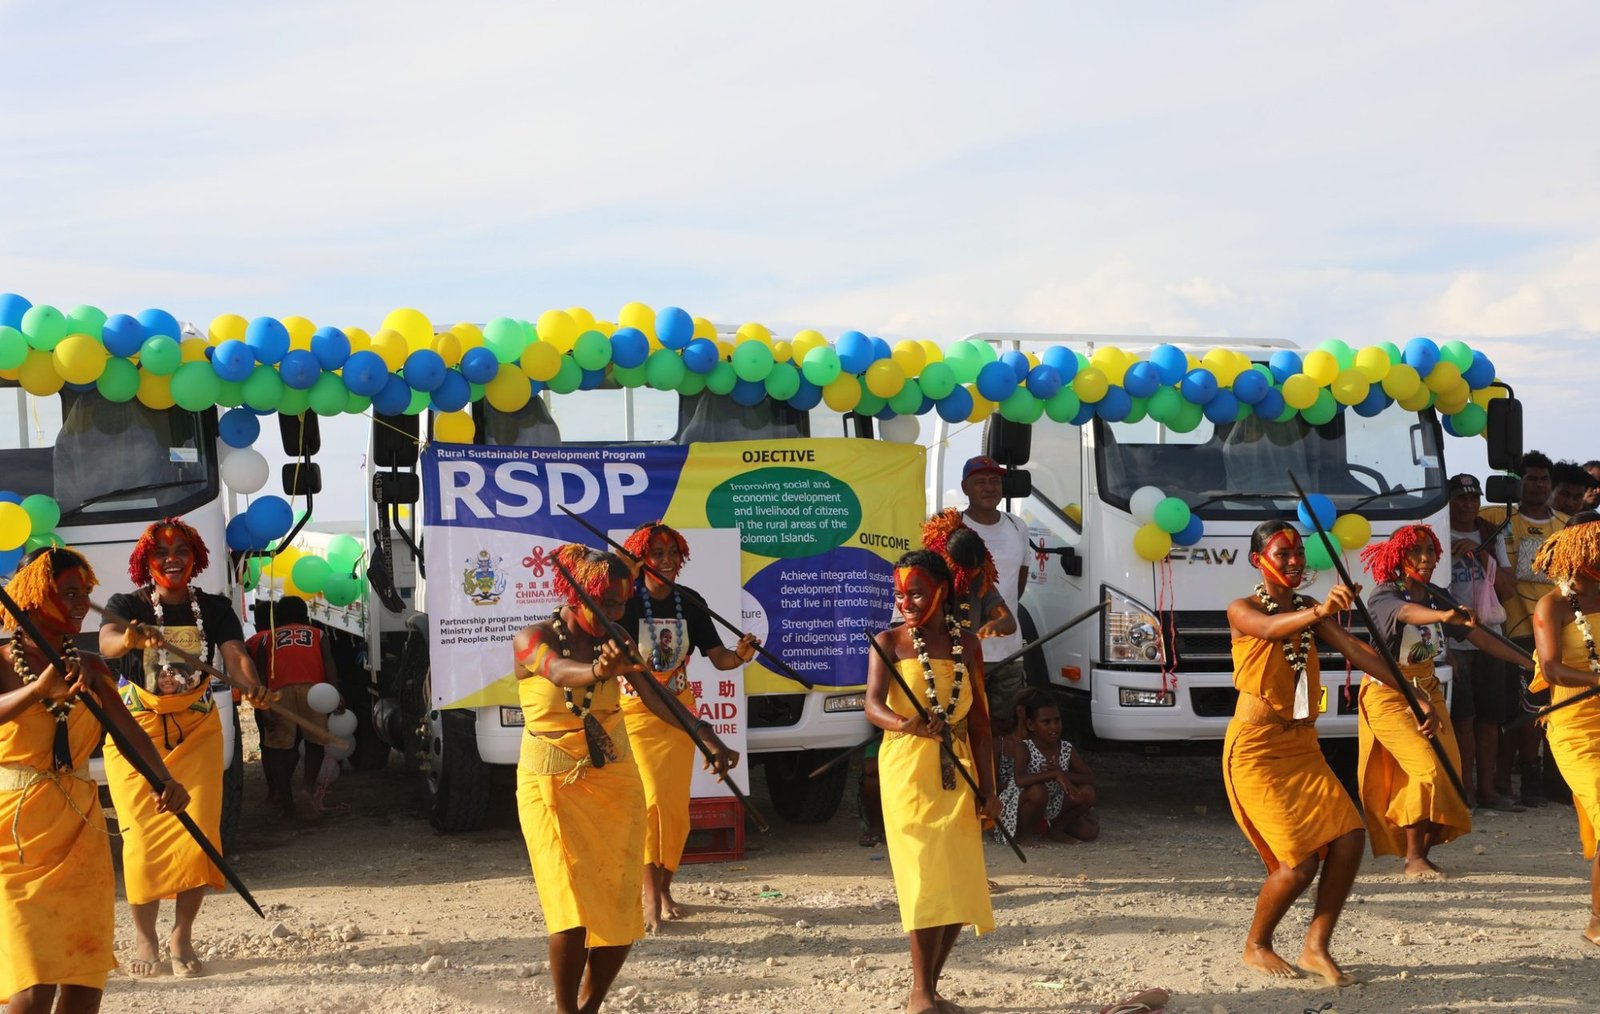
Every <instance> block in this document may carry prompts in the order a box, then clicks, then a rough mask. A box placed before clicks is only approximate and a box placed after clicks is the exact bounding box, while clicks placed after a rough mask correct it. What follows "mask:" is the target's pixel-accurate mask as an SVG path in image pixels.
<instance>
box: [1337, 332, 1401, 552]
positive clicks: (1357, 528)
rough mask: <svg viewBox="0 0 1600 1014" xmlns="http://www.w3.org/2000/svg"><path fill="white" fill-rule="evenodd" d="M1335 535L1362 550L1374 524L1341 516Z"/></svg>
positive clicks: (1354, 516)
mask: <svg viewBox="0 0 1600 1014" xmlns="http://www.w3.org/2000/svg"><path fill="white" fill-rule="evenodd" d="M1378 351H1379V352H1382V351H1383V350H1382V349H1379V350H1378ZM1383 359H1384V362H1388V361H1389V357H1388V356H1387V355H1385V356H1384V357H1383ZM1333 534H1334V535H1335V536H1337V537H1338V539H1339V545H1341V546H1343V547H1344V548H1345V549H1347V550H1354V549H1360V548H1361V547H1362V546H1365V545H1366V544H1367V543H1368V542H1371V541H1372V523H1371V522H1370V521H1368V520H1367V519H1366V518H1364V517H1362V516H1361V515H1359V514H1341V515H1339V517H1338V518H1336V519H1335V520H1334V522H1333Z"/></svg>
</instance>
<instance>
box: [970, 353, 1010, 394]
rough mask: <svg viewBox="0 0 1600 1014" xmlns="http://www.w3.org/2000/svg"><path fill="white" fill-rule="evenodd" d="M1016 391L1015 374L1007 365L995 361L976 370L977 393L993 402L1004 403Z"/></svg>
mask: <svg viewBox="0 0 1600 1014" xmlns="http://www.w3.org/2000/svg"><path fill="white" fill-rule="evenodd" d="M1016 389H1017V374H1016V371H1015V370H1013V369H1012V368H1011V367H1010V366H1009V365H1008V364H1006V363H1004V362H1002V361H1000V360H998V359H997V360H995V361H994V362H992V363H984V364H983V368H982V369H980V370H978V393H979V394H981V395H983V396H984V397H985V398H988V399H989V400H990V401H993V402H1001V401H1005V400H1006V399H1007V398H1009V397H1011V394H1012V392H1014V391H1015V390H1016Z"/></svg>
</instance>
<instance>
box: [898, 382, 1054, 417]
mask: <svg viewBox="0 0 1600 1014" xmlns="http://www.w3.org/2000/svg"><path fill="white" fill-rule="evenodd" d="M889 407H890V408H892V409H894V414H895V415H916V414H917V410H918V409H920V408H922V384H921V383H920V382H919V381H917V380H915V379H912V378H909V377H908V378H906V382H905V385H904V386H903V387H901V388H900V390H899V391H896V392H895V395H894V397H893V398H890V399H889ZM1039 411H1041V412H1043V411H1044V407H1043V405H1041V406H1040V408H1039Z"/></svg>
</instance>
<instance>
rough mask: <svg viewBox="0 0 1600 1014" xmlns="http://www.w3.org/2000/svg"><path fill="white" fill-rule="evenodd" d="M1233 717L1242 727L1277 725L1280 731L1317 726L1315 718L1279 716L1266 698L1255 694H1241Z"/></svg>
mask: <svg viewBox="0 0 1600 1014" xmlns="http://www.w3.org/2000/svg"><path fill="white" fill-rule="evenodd" d="M1233 717H1234V718H1237V719H1238V720H1239V724H1240V725H1275V726H1277V727H1278V728H1280V729H1293V728H1295V727H1296V726H1300V725H1316V724H1317V719H1316V717H1315V716H1312V717H1310V718H1296V719H1288V718H1284V717H1283V716H1282V715H1280V714H1278V712H1277V711H1276V710H1274V709H1273V707H1272V705H1270V704H1268V703H1267V702H1266V699H1265V698H1262V697H1257V696H1256V695H1255V694H1247V693H1243V692H1241V693H1240V694H1239V703H1238V704H1236V705H1234V709H1233Z"/></svg>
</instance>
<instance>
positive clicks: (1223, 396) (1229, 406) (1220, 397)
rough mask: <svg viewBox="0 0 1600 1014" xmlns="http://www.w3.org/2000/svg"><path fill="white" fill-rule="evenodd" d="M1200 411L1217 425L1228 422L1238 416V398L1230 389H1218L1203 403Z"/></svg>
mask: <svg viewBox="0 0 1600 1014" xmlns="http://www.w3.org/2000/svg"><path fill="white" fill-rule="evenodd" d="M1201 411H1202V412H1204V413H1205V417H1206V418H1207V419H1210V420H1211V421H1212V422H1214V423H1216V424H1217V425H1219V426H1220V425H1222V424H1223V423H1230V422H1233V421H1234V420H1235V419H1237V418H1239V399H1238V398H1237V397H1235V396H1234V394H1233V392H1232V391H1218V392H1216V394H1215V395H1214V396H1213V397H1212V399H1211V400H1210V401H1208V402H1206V403H1205V407H1204V408H1202V409H1201Z"/></svg>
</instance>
